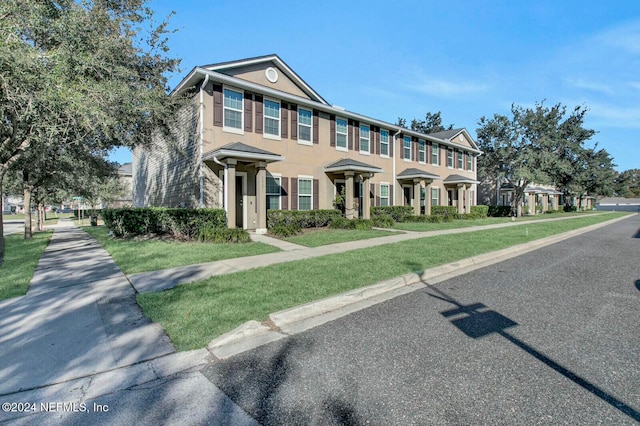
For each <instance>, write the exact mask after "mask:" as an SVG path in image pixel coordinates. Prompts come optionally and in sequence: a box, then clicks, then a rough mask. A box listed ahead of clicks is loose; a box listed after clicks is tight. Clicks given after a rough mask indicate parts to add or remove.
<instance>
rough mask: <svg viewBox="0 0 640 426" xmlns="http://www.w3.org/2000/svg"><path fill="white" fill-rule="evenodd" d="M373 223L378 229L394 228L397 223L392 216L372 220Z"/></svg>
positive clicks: (384, 215) (382, 216)
mask: <svg viewBox="0 0 640 426" xmlns="http://www.w3.org/2000/svg"><path fill="white" fill-rule="evenodd" d="M371 223H372V224H373V226H375V227H377V228H393V225H394V224H395V223H396V222H395V221H394V220H393V217H392V216H391V215H390V214H381V215H379V216H375V217H372V218H371Z"/></svg>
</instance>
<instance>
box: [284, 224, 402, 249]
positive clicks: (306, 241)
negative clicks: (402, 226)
mask: <svg viewBox="0 0 640 426" xmlns="http://www.w3.org/2000/svg"><path fill="white" fill-rule="evenodd" d="M393 234H397V232H393V231H379V230H377V229H368V230H357V229H330V228H326V229H318V230H312V231H309V230H305V232H303V233H302V234H300V235H295V236H293V237H288V238H285V240H286V241H288V242H290V243H294V244H300V245H302V246H307V247H318V246H324V245H327V244H336V243H344V242H347V241H356V240H366V239H369V238H376V237H388V236H389V235H393Z"/></svg>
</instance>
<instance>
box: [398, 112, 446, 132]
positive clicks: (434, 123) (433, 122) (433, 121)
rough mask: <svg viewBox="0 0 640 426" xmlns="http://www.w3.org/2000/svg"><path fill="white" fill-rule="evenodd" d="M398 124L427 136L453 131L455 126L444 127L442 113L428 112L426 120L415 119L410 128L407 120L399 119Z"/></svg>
mask: <svg viewBox="0 0 640 426" xmlns="http://www.w3.org/2000/svg"><path fill="white" fill-rule="evenodd" d="M396 124H397V125H398V126H400V127H404V128H411V130H414V131H416V132H420V133H424V134H427V135H428V134H430V133H437V132H442V131H445V130H451V129H453V124H449V125H448V126H443V125H442V116H441V113H440V111H438V112H435V113H431V112H427V114H426V115H425V117H424V120H419V119H417V118H414V119H413V120H411V123H410V127H407V120H406V119H405V118H401V117H398V122H397V123H396Z"/></svg>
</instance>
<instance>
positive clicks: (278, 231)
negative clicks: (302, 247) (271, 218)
mask: <svg viewBox="0 0 640 426" xmlns="http://www.w3.org/2000/svg"><path fill="white" fill-rule="evenodd" d="M301 229H302V228H300V226H299V225H298V224H297V223H288V224H287V223H277V224H276V225H275V226H273V227H272V228H269V232H270V233H271V234H273V235H275V236H276V237H280V238H287V237H292V236H294V235H297V234H298V233H299V232H300V231H301Z"/></svg>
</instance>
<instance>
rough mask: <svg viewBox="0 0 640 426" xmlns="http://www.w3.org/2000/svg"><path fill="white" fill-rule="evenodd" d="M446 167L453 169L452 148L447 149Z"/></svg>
mask: <svg viewBox="0 0 640 426" xmlns="http://www.w3.org/2000/svg"><path fill="white" fill-rule="evenodd" d="M447 167H449V168H450V169H453V148H448V149H447Z"/></svg>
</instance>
